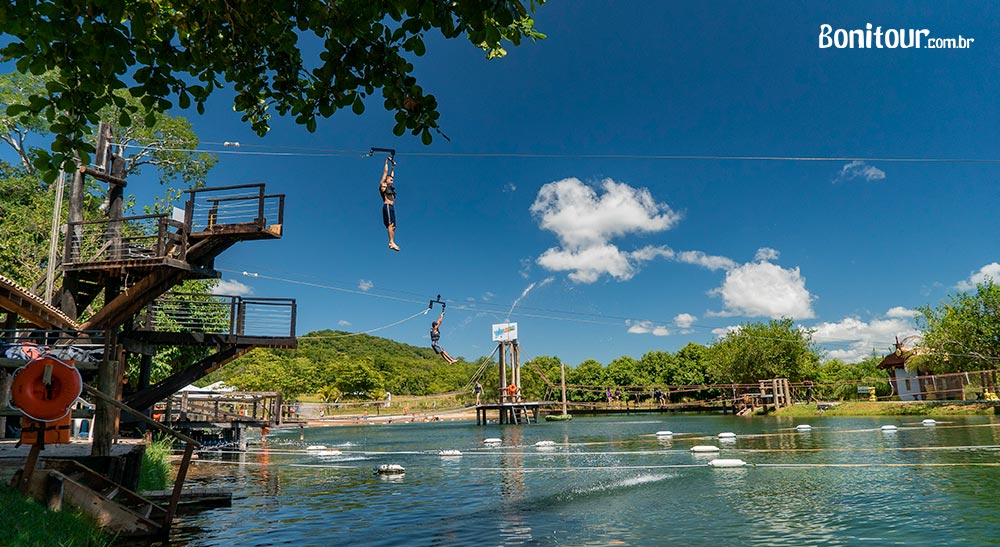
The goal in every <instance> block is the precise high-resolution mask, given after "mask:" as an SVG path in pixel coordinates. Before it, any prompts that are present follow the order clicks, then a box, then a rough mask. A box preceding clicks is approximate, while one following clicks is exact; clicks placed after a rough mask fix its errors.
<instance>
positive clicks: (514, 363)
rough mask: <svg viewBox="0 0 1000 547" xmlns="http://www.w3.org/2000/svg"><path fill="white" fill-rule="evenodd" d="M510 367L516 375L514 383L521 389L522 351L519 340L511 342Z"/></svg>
mask: <svg viewBox="0 0 1000 547" xmlns="http://www.w3.org/2000/svg"><path fill="white" fill-rule="evenodd" d="M510 367H511V371H513V375H514V385H516V386H517V389H521V352H520V349H519V348H518V345H517V340H514V341H513V342H511V343H510Z"/></svg>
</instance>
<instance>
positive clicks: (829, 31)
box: [819, 23, 976, 49]
mask: <svg viewBox="0 0 1000 547" xmlns="http://www.w3.org/2000/svg"><path fill="white" fill-rule="evenodd" d="M975 41H976V40H975V38H967V37H965V36H962V35H961V34H959V35H958V37H956V38H937V37H933V36H931V31H930V30H928V29H925V28H921V29H916V28H882V26H881V25H879V26H872V24H871V23H866V24H865V27H864V28H857V29H843V28H833V26H832V25H828V24H826V23H823V24H822V25H820V26H819V48H820V49H827V48H831V47H832V48H837V49H897V48H898V49H921V48H923V49H968V48H970V47H972V42H975Z"/></svg>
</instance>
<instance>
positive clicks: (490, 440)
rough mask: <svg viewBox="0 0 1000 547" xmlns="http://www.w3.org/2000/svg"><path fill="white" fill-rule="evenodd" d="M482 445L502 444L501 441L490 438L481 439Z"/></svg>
mask: <svg viewBox="0 0 1000 547" xmlns="http://www.w3.org/2000/svg"><path fill="white" fill-rule="evenodd" d="M483 444H503V439H497V438H495V437H490V438H489V439H483Z"/></svg>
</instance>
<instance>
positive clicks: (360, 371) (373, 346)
mask: <svg viewBox="0 0 1000 547" xmlns="http://www.w3.org/2000/svg"><path fill="white" fill-rule="evenodd" d="M481 361H482V359H481V358H480V359H476V361H475V362H472V363H469V362H466V361H464V360H460V361H459V362H458V363H456V364H454V365H448V364H447V363H445V361H444V360H443V359H442V358H441V357H439V356H437V355H435V353H434V351H433V350H431V349H430V348H426V347H417V346H411V345H409V344H403V343H400V342H396V341H395V340H389V339H387V338H381V337H378V336H370V335H367V334H353V333H349V332H344V331H334V330H321V331H316V332H310V333H309V334H306V335H304V336H301V337H299V347H298V349H294V350H281V349H255V350H253V351H252V352H250V353H248V354H247V355H244V356H243V357H240V358H239V359H236V360H235V361H233V362H232V363H230V364H228V365H226V366H225V367H223V368H222V369H220V370H218V371H216V372H214V373H212V374H210V375H209V376H207V377H205V378H204V379H203V381H202V382H199V383H200V384H208V383H211V382H215V381H218V380H222V381H224V382H226V383H227V384H229V385H232V386H234V387H236V388H239V389H245V390H250V391H281V392H283V393H284V394H285V396H286V397H290V398H295V397H297V396H299V395H303V394H315V393H319V394H326V395H327V396H329V398H330V399H331V400H332V399H335V398H339V397H342V398H345V399H380V398H382V397H383V396H384V393H385V392H386V391H388V392H391V393H393V394H394V395H431V394H437V393H445V392H450V391H458V390H467V389H468V387H467V386H468V385H469V382H470V379H471V378H472V376H473V374H474V373H475V371H476V370H477V369H478V368H479V367H478V365H479V363H480V362H481Z"/></svg>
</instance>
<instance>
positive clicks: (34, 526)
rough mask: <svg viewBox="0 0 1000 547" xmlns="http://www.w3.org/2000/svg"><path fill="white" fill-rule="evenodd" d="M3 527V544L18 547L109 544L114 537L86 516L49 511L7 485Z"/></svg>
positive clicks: (0, 503) (2, 495) (0, 489)
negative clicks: (101, 529)
mask: <svg viewBox="0 0 1000 547" xmlns="http://www.w3.org/2000/svg"><path fill="white" fill-rule="evenodd" d="M0 530H3V540H2V541H0V543H2V544H3V545H11V546H14V545H16V546H17V547H53V546H59V547H109V546H110V545H111V544H112V540H113V538H112V537H111V536H109V535H106V534H104V533H102V532H101V531H100V530H99V529H98V528H97V527H96V526H95V525H94V524H93V523H92V522H90V521H89V520H87V518H86V517H84V516H83V515H80V514H78V513H75V512H71V511H61V512H54V511H49V510H48V509H46V508H45V507H44V506H42V505H41V504H39V503H37V502H35V501H34V500H32V499H30V498H27V497H25V496H24V495H23V494H21V492H19V491H18V490H15V489H13V488H11V487H9V486H7V485H6V484H2V485H0Z"/></svg>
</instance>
